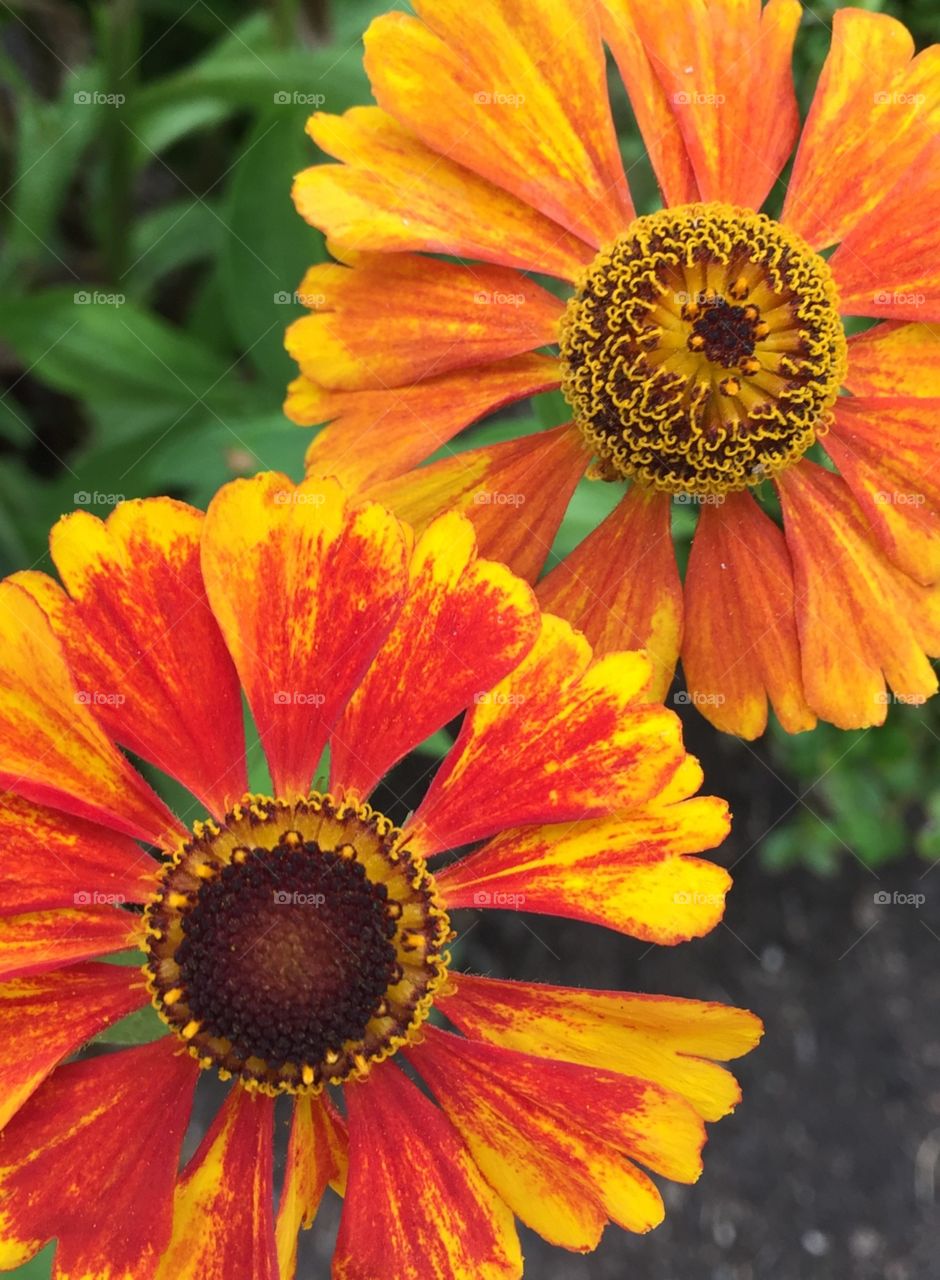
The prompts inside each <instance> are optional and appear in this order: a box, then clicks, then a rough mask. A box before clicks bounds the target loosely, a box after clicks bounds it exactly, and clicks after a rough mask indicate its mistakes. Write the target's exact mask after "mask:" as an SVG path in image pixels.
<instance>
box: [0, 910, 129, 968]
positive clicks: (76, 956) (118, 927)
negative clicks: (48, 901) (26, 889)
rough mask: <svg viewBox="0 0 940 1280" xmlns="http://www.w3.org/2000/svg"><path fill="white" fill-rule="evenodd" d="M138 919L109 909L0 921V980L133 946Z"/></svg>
mask: <svg viewBox="0 0 940 1280" xmlns="http://www.w3.org/2000/svg"><path fill="white" fill-rule="evenodd" d="M139 922H140V917H139V916H132V915H130V914H129V913H128V912H126V911H119V910H116V909H115V908H114V907H110V906H79V907H76V908H75V909H74V910H64V911H31V912H27V913H25V914H24V915H17V916H2V917H0V978H4V979H6V978H17V977H21V976H23V975H24V974H29V973H42V971H43V970H44V969H58V968H59V967H61V966H62V965H67V964H74V963H75V961H76V960H91V959H94V957H95V956H103V955H108V954H110V953H111V952H114V951H126V950H127V949H128V948H129V947H134V946H136V945H137V936H138V926H139Z"/></svg>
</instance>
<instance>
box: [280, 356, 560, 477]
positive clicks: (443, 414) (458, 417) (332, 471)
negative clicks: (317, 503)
mask: <svg viewBox="0 0 940 1280" xmlns="http://www.w3.org/2000/svg"><path fill="white" fill-rule="evenodd" d="M560 381H561V367H560V365H559V363H558V361H557V360H556V359H555V358H554V357H553V356H540V355H524V356H514V357H513V358H512V359H510V360H501V361H498V362H497V363H496V364H490V365H481V366H480V367H479V368H476V369H466V370H464V369H461V370H458V371H457V372H456V373H445V374H444V375H443V376H442V377H439V378H426V379H425V380H424V381H422V382H416V383H414V384H413V385H412V386H408V387H389V388H388V389H387V390H382V391H327V390H326V389H325V388H324V387H320V386H317V384H316V383H315V382H311V381H310V379H309V378H305V377H304V376H303V375H301V376H300V377H299V378H297V379H295V380H294V382H292V383H291V385H290V387H289V388H288V396H287V402H286V404H285V406H284V412H285V413H286V414H287V416H288V417H289V418H291V419H292V420H293V421H294V422H298V423H300V424H301V426H316V425H317V424H318V423H320V422H331V423H332V425H331V426H328V427H326V428H325V429H324V430H323V431H320V432H319V433H318V434H317V435H316V436H315V437H314V439H313V441H312V443H311V445H310V447H309V449H308V450H307V472H308V474H311V475H312V474H316V475H331V476H335V477H336V478H337V480H339V481H340V482H341V483H342V484H345V485H346V486H347V487H348V488H350V489H359V488H362V489H364V488H366V487H367V486H368V485H370V484H375V483H376V482H378V481H379V480H382V479H385V478H386V477H388V476H395V475H400V474H401V473H402V472H403V471H407V470H408V468H409V467H413V466H415V465H416V464H417V463H419V462H424V461H425V459H427V458H429V457H430V455H431V454H432V453H434V452H435V451H436V450H437V449H439V448H440V447H441V445H444V444H447V443H448V441H450V440H452V439H453V437H454V436H455V435H456V434H457V433H458V431H462V430H463V428H464V427H468V426H469V425H470V424H471V423H472V422H476V421H477V419H478V418H482V417H485V416H486V414H488V413H494V412H495V411H496V410H497V409H501V408H503V406H504V405H508V404H513V403H515V402H516V401H517V400H524V399H525V398H526V396H534V395H538V394H539V392H542V391H551V390H554V389H555V388H556V387H558V385H559V383H560Z"/></svg>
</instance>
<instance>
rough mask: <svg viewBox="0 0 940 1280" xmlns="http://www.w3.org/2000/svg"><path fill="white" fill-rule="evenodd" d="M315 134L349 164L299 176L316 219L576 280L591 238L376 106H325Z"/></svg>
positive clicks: (298, 186) (365, 238)
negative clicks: (335, 111)
mask: <svg viewBox="0 0 940 1280" xmlns="http://www.w3.org/2000/svg"><path fill="white" fill-rule="evenodd" d="M307 132H308V133H309V134H310V136H311V138H312V139H313V140H314V142H315V143H316V144H317V146H319V147H322V148H323V150H324V151H326V152H328V153H329V154H330V155H331V156H335V157H336V159H337V160H342V161H343V162H344V163H343V164H338V165H325V164H321V165H316V166H315V167H314V168H312V169H304V171H303V172H302V173H299V174H298V175H297V177H296V178H295V180H294V191H293V195H294V204H295V205H296V206H297V211H298V213H300V214H301V215H302V216H303V217H304V218H306V219H307V221H308V222H311V223H313V225H314V226H315V227H319V229H320V230H321V231H323V232H325V234H327V235H328V236H330V238H331V239H333V240H336V241H338V242H339V243H341V244H344V245H347V246H349V247H350V248H352V249H359V248H361V249H370V250H381V251H384V252H389V251H392V252H394V251H400V250H402V249H417V250H423V251H424V252H426V253H445V254H450V255H452V256H453V257H458V258H479V259H481V260H482V261H483V262H494V263H498V264H500V265H502V266H505V267H518V268H519V269H520V270H522V271H527V270H531V271H540V272H544V273H545V274H547V275H553V276H558V277H560V278H561V279H563V280H573V279H574V278H575V277H576V276H577V275H578V273H579V271H580V270H581V268H582V267H583V266H585V265H586V264H587V263H588V262H590V261H591V259H592V258H593V256H594V251H593V250H592V249H591V247H590V245H588V244H586V243H585V242H584V241H583V240H579V239H578V237H577V236H573V235H571V234H570V233H569V232H567V231H565V230H564V228H562V227H560V226H559V225H558V223H557V222H553V221H552V220H551V219H550V218H546V217H545V216H544V215H543V214H541V213H539V212H538V211H537V210H536V209H534V208H532V206H531V205H529V204H525V203H524V202H522V201H520V200H518V199H516V197H515V196H512V195H510V194H509V193H508V192H507V191H504V190H501V189H500V188H499V187H496V186H494V185H493V184H492V183H491V182H487V180H486V179H485V178H481V177H479V176H478V175H477V174H475V173H473V172H472V170H470V169H465V168H464V166H463V165H461V164H457V163H456V162H455V161H454V160H450V159H448V158H447V157H446V156H444V155H440V154H438V153H437V152H435V151H431V150H430V149H429V148H428V147H426V146H425V145H424V143H423V142H422V141H421V140H420V139H419V138H417V137H416V136H415V135H414V134H413V133H411V132H410V131H409V130H408V129H405V128H403V127H402V126H401V125H400V124H399V123H398V121H397V120H395V119H394V118H393V117H392V116H390V115H388V114H387V113H386V112H385V111H382V110H380V109H379V108H378V107H353V109H352V110H351V111H347V112H346V114H345V115H342V116H331V115H325V114H324V113H322V112H318V113H317V114H316V115H314V116H311V118H310V120H308V122H307Z"/></svg>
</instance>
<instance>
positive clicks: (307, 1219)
mask: <svg viewBox="0 0 940 1280" xmlns="http://www.w3.org/2000/svg"><path fill="white" fill-rule="evenodd" d="M346 1165H347V1159H346V1124H345V1122H344V1120H343V1118H342V1116H340V1115H339V1114H338V1113H337V1112H336V1110H335V1109H334V1108H333V1104H332V1103H331V1102H330V1100H329V1098H327V1097H325V1096H323V1097H318V1098H308V1097H297V1098H295V1099H294V1117H293V1122H292V1124H291V1131H290V1142H289V1144H288V1148H287V1170H286V1172H285V1174H284V1189H283V1191H282V1192H281V1200H280V1204H279V1205H278V1211H277V1225H276V1227H275V1237H276V1240H277V1259H278V1274H279V1277H280V1280H294V1275H295V1273H296V1271H297V1233H298V1232H299V1231H300V1229H301V1227H309V1226H311V1225H312V1223H313V1220H314V1218H315V1217H316V1213H317V1209H319V1207H320V1201H321V1200H322V1198H323V1193H324V1191H325V1190H326V1188H327V1186H328V1185H329V1184H330V1183H331V1182H335V1181H337V1180H338V1179H339V1178H342V1177H345V1172H346Z"/></svg>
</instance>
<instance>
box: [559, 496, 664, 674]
mask: <svg viewBox="0 0 940 1280" xmlns="http://www.w3.org/2000/svg"><path fill="white" fill-rule="evenodd" d="M671 506H672V504H671V501H670V498H669V495H668V494H666V493H656V492H655V491H654V490H652V489H644V488H642V487H641V486H640V485H634V486H633V488H632V489H630V490H629V492H628V493H627V495H626V497H625V498H624V499H623V501H622V502H619V503H618V504H617V506H616V507H615V508H614V509H613V511H612V512H611V513H610V515H609V516H607V518H606V519H605V520H603V521H602V522H601V523H600V524H599V525H598V526H597V528H596V529H594V530H593V531H592V532H591V533H589V534H588V536H587V537H586V538H585V539H584V541H583V542H581V543H580V544H579V545H578V546H577V547H575V549H574V551H572V552H571V553H570V554H569V555H567V556H566V557H565V559H564V560H562V561H561V562H560V563H559V564H558V565H556V566H555V568H554V569H552V570H551V572H550V573H548V574H546V575H545V577H544V578H543V579H542V581H541V582H540V583H539V585H538V588H537V590H536V595H537V596H538V598H539V604H540V605H541V606H542V608H543V609H545V610H546V611H548V612H549V613H558V614H561V616H562V617H563V618H567V619H568V621H569V622H571V623H572V624H573V625H574V626H576V627H577V628H578V630H579V631H583V632H584V634H585V635H586V636H587V638H588V640H590V642H591V645H592V646H593V649H594V652H595V653H596V654H602V653H610V652H611V650H614V649H644V650H645V651H646V654H647V656H648V657H649V659H650V661H651V662H652V664H653V674H652V678H651V680H650V696H651V697H652V698H655V699H662V698H665V696H666V693H667V691H668V689H669V686H670V685H671V684H672V677H673V674H674V673H675V668H676V660H677V659H678V656H679V642H680V639H681V636H682V584H681V582H680V581H679V570H678V568H677V567H676V557H675V552H674V550H673V543H672V530H671V526H670V511H671Z"/></svg>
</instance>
